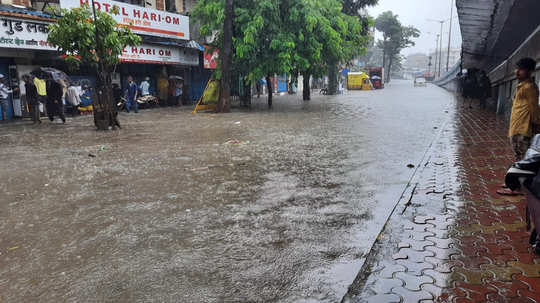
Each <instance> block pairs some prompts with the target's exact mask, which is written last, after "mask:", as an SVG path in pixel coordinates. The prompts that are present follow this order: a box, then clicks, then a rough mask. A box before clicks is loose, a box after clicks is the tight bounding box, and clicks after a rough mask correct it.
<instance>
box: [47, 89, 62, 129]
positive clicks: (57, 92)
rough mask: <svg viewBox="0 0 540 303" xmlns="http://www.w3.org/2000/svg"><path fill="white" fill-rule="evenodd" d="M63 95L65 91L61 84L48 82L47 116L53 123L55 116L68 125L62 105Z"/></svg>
mask: <svg viewBox="0 0 540 303" xmlns="http://www.w3.org/2000/svg"><path fill="white" fill-rule="evenodd" d="M63 95H64V89H63V87H62V85H61V84H60V83H58V82H56V81H52V80H47V115H48V116H49V120H51V122H52V121H54V116H58V117H60V119H62V122H63V123H66V116H65V115H64V104H63V103H62V96H63Z"/></svg>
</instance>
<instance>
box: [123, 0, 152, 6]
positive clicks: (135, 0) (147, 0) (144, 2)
mask: <svg viewBox="0 0 540 303" xmlns="http://www.w3.org/2000/svg"><path fill="white" fill-rule="evenodd" d="M119 1H121V2H124V3H129V4H133V5H138V6H143V7H150V8H156V0H119Z"/></svg>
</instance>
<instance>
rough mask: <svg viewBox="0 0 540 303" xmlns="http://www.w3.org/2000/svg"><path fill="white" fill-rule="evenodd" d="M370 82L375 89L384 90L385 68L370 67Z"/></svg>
mask: <svg viewBox="0 0 540 303" xmlns="http://www.w3.org/2000/svg"><path fill="white" fill-rule="evenodd" d="M368 75H369V80H371V83H372V84H373V88H374V89H383V88H384V68H382V67H370V68H369V69H368Z"/></svg>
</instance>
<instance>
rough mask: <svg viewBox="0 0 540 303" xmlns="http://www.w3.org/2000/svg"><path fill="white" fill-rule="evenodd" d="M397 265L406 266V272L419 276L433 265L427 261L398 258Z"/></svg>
mask: <svg viewBox="0 0 540 303" xmlns="http://www.w3.org/2000/svg"><path fill="white" fill-rule="evenodd" d="M397 263H398V264H399V265H402V266H405V267H406V268H407V270H406V272H407V273H409V274H411V275H416V276H420V275H422V272H423V271H424V270H426V269H433V268H434V267H435V266H434V265H433V264H431V263H428V262H412V261H410V260H398V261H397Z"/></svg>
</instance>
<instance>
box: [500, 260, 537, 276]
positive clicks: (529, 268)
mask: <svg viewBox="0 0 540 303" xmlns="http://www.w3.org/2000/svg"><path fill="white" fill-rule="evenodd" d="M508 265H509V266H511V267H513V268H515V269H517V270H520V271H521V273H522V274H523V275H524V276H525V277H528V278H540V264H525V263H521V262H515V261H510V262H508ZM517 273H519V272H517Z"/></svg>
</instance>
